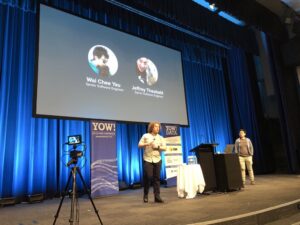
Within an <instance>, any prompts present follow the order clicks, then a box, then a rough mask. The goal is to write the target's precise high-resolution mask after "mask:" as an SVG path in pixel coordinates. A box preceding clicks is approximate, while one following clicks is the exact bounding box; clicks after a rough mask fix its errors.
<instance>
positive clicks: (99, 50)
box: [88, 45, 118, 77]
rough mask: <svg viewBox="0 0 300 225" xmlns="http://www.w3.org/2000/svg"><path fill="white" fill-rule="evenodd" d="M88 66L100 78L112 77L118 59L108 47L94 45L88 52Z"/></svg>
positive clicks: (116, 67)
mask: <svg viewBox="0 0 300 225" xmlns="http://www.w3.org/2000/svg"><path fill="white" fill-rule="evenodd" d="M88 61H89V65H90V67H91V68H92V70H93V71H94V72H95V73H96V74H98V75H99V76H100V77H107V76H113V75H115V74H116V72H117V70H118V59H117V57H116V56H115V54H114V53H113V51H112V50H110V49H109V48H108V47H106V46H104V45H95V46H93V47H92V48H91V49H90V50H89V54H88Z"/></svg>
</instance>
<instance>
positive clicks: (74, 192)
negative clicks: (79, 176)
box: [69, 166, 77, 225]
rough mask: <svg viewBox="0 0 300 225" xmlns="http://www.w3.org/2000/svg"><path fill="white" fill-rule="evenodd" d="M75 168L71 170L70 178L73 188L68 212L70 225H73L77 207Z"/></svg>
mask: <svg viewBox="0 0 300 225" xmlns="http://www.w3.org/2000/svg"><path fill="white" fill-rule="evenodd" d="M76 169H77V168H76V167H75V166H74V167H73V168H72V176H73V186H72V199H71V212H70V219H69V222H70V225H73V223H74V209H75V207H76V206H77V205H76V200H77V198H76V192H77V190H76Z"/></svg>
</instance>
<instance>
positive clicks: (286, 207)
mask: <svg viewBox="0 0 300 225" xmlns="http://www.w3.org/2000/svg"><path fill="white" fill-rule="evenodd" d="M289 221H290V222H289ZM277 222H278V223H277ZM212 224H216V225H263V224H268V225H283V224H284V225H288V224H290V225H300V199H297V200H294V201H291V202H287V203H284V204H280V205H277V206H273V207H269V208H266V209H262V210H258V211H254V212H251V213H245V214H242V215H237V216H232V217H227V218H223V219H217V220H211V221H206V222H200V223H193V224H189V225H212Z"/></svg>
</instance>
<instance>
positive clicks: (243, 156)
mask: <svg viewBox="0 0 300 225" xmlns="http://www.w3.org/2000/svg"><path fill="white" fill-rule="evenodd" d="M234 150H235V152H236V153H238V155H239V160H240V165H241V172H242V180H243V187H244V185H245V183H246V167H247V170H248V174H249V178H250V182H251V184H252V185H253V184H255V182H254V173H253V168H252V164H253V160H252V158H253V152H254V151H253V145H252V142H251V140H250V139H249V138H246V131H245V130H243V129H241V130H240V132H239V138H238V139H236V141H235V148H234Z"/></svg>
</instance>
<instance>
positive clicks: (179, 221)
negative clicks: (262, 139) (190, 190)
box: [0, 175, 300, 225]
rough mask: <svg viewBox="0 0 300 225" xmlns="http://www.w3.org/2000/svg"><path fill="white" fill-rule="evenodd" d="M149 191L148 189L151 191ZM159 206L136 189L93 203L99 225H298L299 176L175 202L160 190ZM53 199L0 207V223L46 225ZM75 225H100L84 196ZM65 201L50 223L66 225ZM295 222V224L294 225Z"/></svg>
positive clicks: (172, 194) (172, 193) (263, 179)
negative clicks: (145, 201)
mask: <svg viewBox="0 0 300 225" xmlns="http://www.w3.org/2000/svg"><path fill="white" fill-rule="evenodd" d="M151 191H152V189H151ZM161 191H162V193H161V196H162V198H163V199H164V200H165V201H166V202H165V203H164V204H158V203H154V202H153V196H152V195H150V196H149V200H150V202H149V203H143V202H142V189H136V190H126V191H121V192H120V194H119V195H116V196H111V197H104V198H99V199H95V200H94V202H95V204H96V207H97V208H98V210H99V213H100V217H101V220H102V222H103V224H104V225H167V224H168V225H187V224H188V225H200V224H270V225H271V224H273V225H275V224H276V225H279V224H284V225H286V224H300V222H299V221H300V176H299V175H259V176H256V185H249V184H246V187H245V188H244V189H242V190H241V191H234V192H227V193H219V192H217V193H212V194H210V195H202V194H201V195H198V196H197V197H196V198H194V199H189V200H187V199H180V198H178V197H177V192H176V188H175V187H172V188H162V189H161ZM58 205H59V199H51V200H45V201H44V202H42V203H36V204H28V203H23V204H18V205H15V206H9V207H3V208H0V224H1V225H36V224H38V225H41V224H43V225H49V224H52V223H53V220H54V215H55V213H56V210H57V207H58ZM79 208H80V224H82V225H96V224H100V223H99V221H98V219H97V217H96V214H95V212H94V211H93V208H92V205H91V203H90V201H89V200H88V199H87V197H81V198H79ZM69 214H70V199H66V200H65V201H64V204H63V206H62V209H61V213H60V216H59V218H58V221H57V223H56V224H60V225H61V224H64V225H66V224H69ZM298 222H299V223H298Z"/></svg>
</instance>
